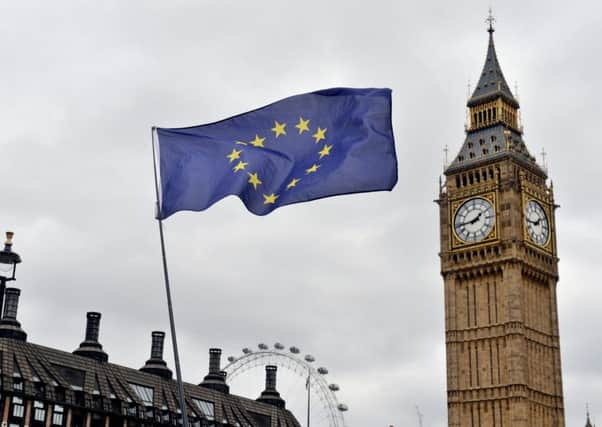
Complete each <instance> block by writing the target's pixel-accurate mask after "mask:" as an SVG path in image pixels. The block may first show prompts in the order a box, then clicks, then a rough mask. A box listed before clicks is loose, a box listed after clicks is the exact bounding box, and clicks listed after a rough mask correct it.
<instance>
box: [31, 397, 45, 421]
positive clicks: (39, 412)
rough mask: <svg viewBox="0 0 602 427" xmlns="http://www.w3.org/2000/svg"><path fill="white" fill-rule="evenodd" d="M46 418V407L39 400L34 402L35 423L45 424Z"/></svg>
mask: <svg viewBox="0 0 602 427" xmlns="http://www.w3.org/2000/svg"><path fill="white" fill-rule="evenodd" d="M45 418H46V407H45V406H44V404H43V403H42V402H40V401H39V400H34V402H33V419H34V421H39V422H44V419H45Z"/></svg>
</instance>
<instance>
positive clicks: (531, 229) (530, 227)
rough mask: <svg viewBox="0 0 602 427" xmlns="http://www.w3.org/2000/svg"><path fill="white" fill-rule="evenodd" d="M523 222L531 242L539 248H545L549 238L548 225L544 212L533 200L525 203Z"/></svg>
mask: <svg viewBox="0 0 602 427" xmlns="http://www.w3.org/2000/svg"><path fill="white" fill-rule="evenodd" d="M525 221H526V222H527V232H528V233H529V237H530V238H531V240H533V242H535V243H537V244H538V245H540V246H545V244H546V243H548V239H549V237H550V225H549V223H548V217H547V215H546V212H545V211H544V209H543V208H542V207H541V205H540V204H539V203H537V202H536V201H535V200H529V202H528V203H527V211H526V212H525Z"/></svg>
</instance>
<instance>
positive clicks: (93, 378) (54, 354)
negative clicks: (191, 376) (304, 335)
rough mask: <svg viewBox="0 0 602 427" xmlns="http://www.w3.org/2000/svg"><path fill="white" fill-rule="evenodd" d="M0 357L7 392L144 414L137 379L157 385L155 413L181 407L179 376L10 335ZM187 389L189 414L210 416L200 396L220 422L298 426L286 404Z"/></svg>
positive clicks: (244, 426) (245, 425)
mask: <svg viewBox="0 0 602 427" xmlns="http://www.w3.org/2000/svg"><path fill="white" fill-rule="evenodd" d="M0 358H1V365H0V366H1V369H2V374H1V375H2V376H1V383H2V384H1V389H2V393H3V394H4V393H6V394H19V393H22V395H24V396H25V397H29V398H35V399H43V400H45V401H50V402H55V403H58V404H64V405H67V406H80V407H85V408H87V409H89V410H93V411H99V412H106V413H108V414H109V415H110V414H111V413H115V411H116V410H115V406H112V403H113V402H115V401H119V402H121V404H122V405H123V409H120V410H119V411H120V412H119V413H116V415H119V416H125V415H126V414H127V411H126V409H127V407H128V406H130V405H131V406H136V407H137V408H138V411H139V412H138V413H139V414H143V413H144V412H145V411H146V410H147V409H148V408H149V405H148V404H145V402H144V399H143V396H141V393H138V392H136V390H135V389H134V388H133V387H132V385H131V384H134V385H139V386H142V387H148V388H151V389H152V390H153V393H152V408H154V409H155V413H156V414H162V413H165V411H169V412H170V413H172V414H177V413H178V411H179V409H178V404H177V384H176V382H175V381H173V380H169V379H164V378H162V377H161V376H159V375H154V374H150V373H145V372H141V371H139V370H136V369H131V368H127V367H124V366H120V365H116V364H113V363H107V362H98V361H96V360H94V359H91V358H88V357H83V356H78V355H74V354H72V353H67V352H64V351H60V350H56V349H53V348H48V347H43V346H40V345H36V344H32V343H28V342H24V341H20V340H15V339H11V338H0ZM15 383H22V391H15V390H18V389H19V388H18V387H17V388H16V386H15ZM184 389H185V394H186V401H187V406H188V411H189V412H188V414H189V416H190V417H191V418H197V419H209V420H210V419H211V417H210V416H208V415H207V414H205V413H203V411H202V410H201V409H200V408H199V405H198V404H197V403H196V402H195V401H194V400H193V399H199V400H203V401H206V402H212V403H213V404H214V418H215V421H216V422H217V423H218V424H220V423H221V424H220V425H224V426H240V427H274V426H275V427H300V425H299V423H298V422H297V420H296V419H295V417H294V416H293V415H292V413H291V412H289V411H288V410H286V409H278V408H276V407H275V406H273V405H269V404H265V403H261V402H257V401H255V400H252V399H247V398H244V397H240V396H236V395H232V394H226V393H221V392H219V391H216V390H212V389H209V388H206V387H202V386H197V385H194V384H189V383H185V384H184ZM143 416H144V415H143ZM138 417H140V416H138ZM268 417H269V418H268Z"/></svg>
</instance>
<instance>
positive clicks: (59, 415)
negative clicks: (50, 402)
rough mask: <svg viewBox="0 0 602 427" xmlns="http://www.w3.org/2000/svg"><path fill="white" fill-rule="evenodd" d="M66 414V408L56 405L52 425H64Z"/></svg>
mask: <svg viewBox="0 0 602 427" xmlns="http://www.w3.org/2000/svg"><path fill="white" fill-rule="evenodd" d="M64 412H65V408H63V407H62V406H61V405H54V408H53V411H52V425H55V426H62V425H63V421H64V420H65V416H64Z"/></svg>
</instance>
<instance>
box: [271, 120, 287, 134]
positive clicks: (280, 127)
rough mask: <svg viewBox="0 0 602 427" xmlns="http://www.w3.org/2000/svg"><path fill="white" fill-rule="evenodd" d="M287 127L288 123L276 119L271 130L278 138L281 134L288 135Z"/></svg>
mask: <svg viewBox="0 0 602 427" xmlns="http://www.w3.org/2000/svg"><path fill="white" fill-rule="evenodd" d="M285 127H286V123H278V122H277V121H276V120H274V127H273V128H272V129H271V130H272V131H273V132H274V133H275V134H276V138H278V137H279V136H280V135H286V129H284V128H285Z"/></svg>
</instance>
